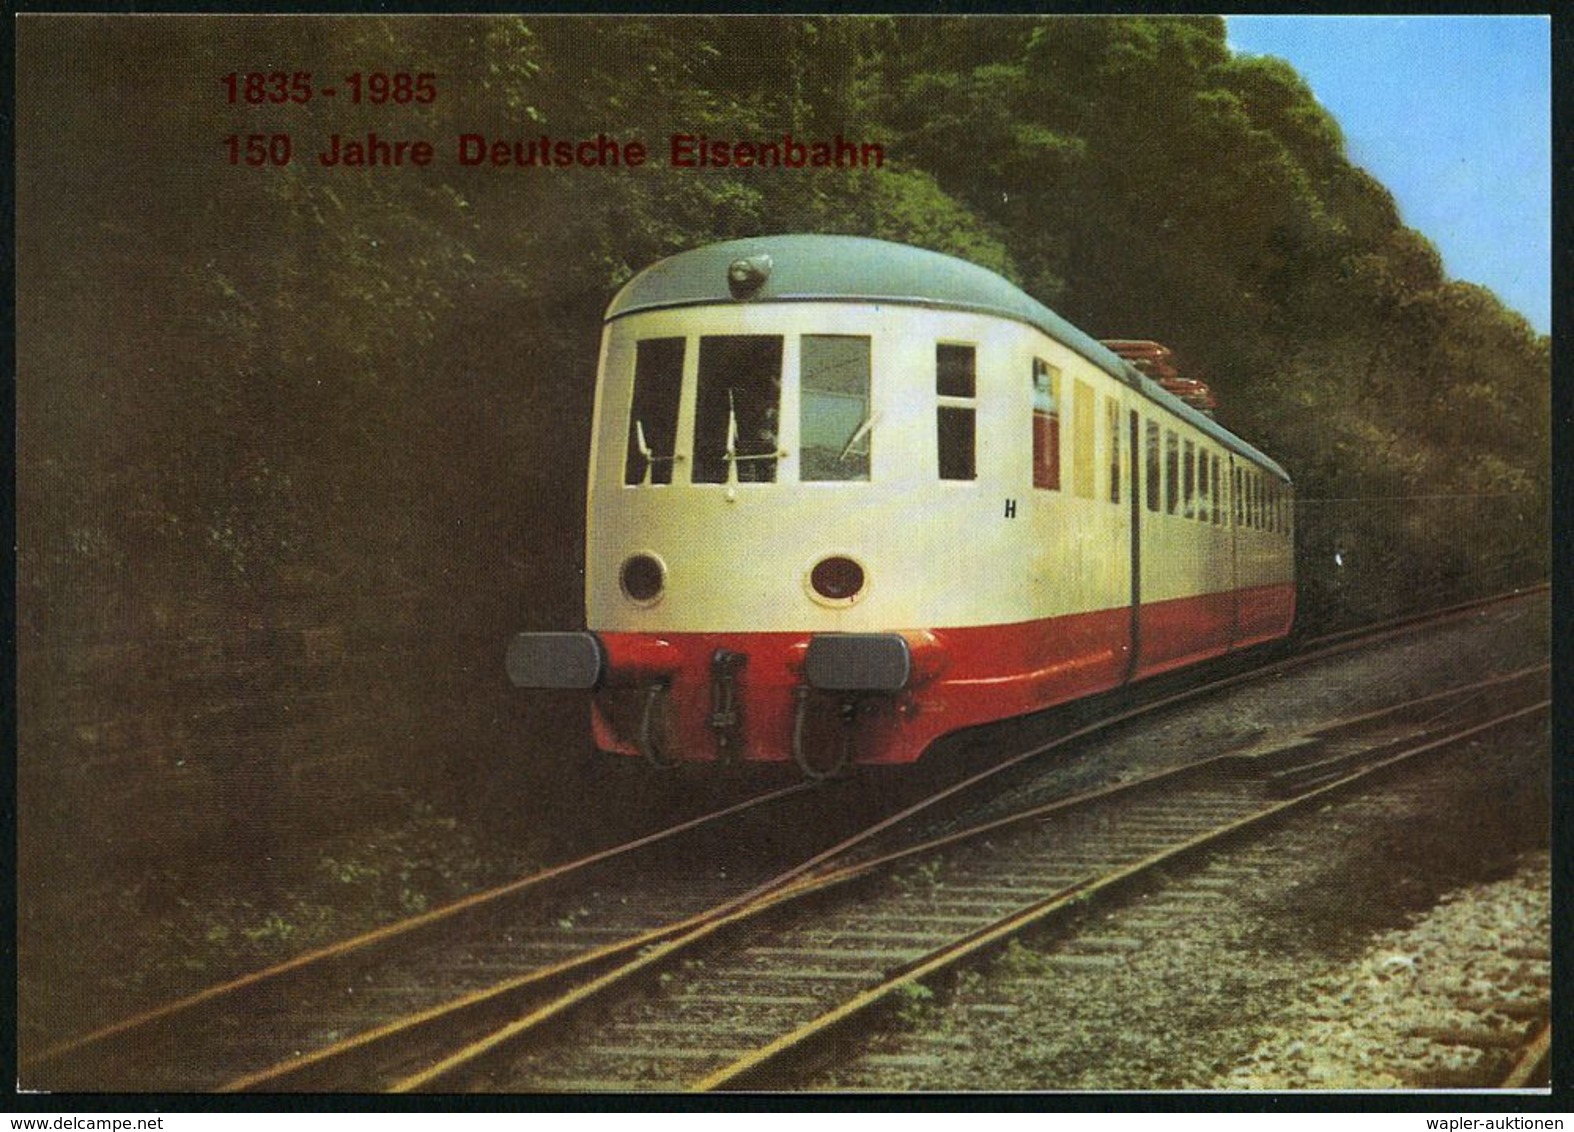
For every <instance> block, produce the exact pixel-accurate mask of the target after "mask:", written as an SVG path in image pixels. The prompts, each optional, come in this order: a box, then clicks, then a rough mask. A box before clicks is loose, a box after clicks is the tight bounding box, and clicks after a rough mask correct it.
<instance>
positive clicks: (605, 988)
mask: <svg viewBox="0 0 1574 1132" xmlns="http://www.w3.org/2000/svg"><path fill="white" fill-rule="evenodd" d="M1465 612H1468V610H1463V611H1455V612H1454V613H1453V615H1454V616H1461V615H1464V613H1465ZM1433 620H1436V619H1435V618H1434V619H1433ZM1415 624H1417V622H1415V621H1413V620H1412V621H1407V622H1406V623H1405V624H1404V625H1402V626H1390V627H1385V628H1384V629H1383V631H1382V635H1383V636H1391V635H1394V634H1396V633H1402V632H1405V631H1407V630H1408V629H1409V628H1410V627H1412V626H1414V625H1415ZM1372 639H1374V638H1373V637H1371V636H1368V637H1365V638H1360V639H1351V638H1345V639H1341V640H1340V641H1337V642H1332V643H1322V642H1311V643H1310V644H1309V645H1308V646H1307V647H1305V648H1303V650H1302V652H1301V653H1300V654H1299V655H1298V656H1296V657H1293V658H1291V659H1290V660H1287V661H1280V662H1278V663H1277V664H1276V665H1273V666H1270V668H1269V670H1268V671H1269V672H1270V673H1272V672H1282V671H1284V670H1286V669H1287V668H1289V667H1293V666H1295V665H1297V664H1300V663H1306V662H1308V661H1310V660H1314V659H1318V658H1320V657H1322V656H1326V655H1330V654H1332V653H1334V652H1340V651H1345V650H1347V649H1351V648H1355V647H1360V646H1361V645H1363V644H1366V643H1368V642H1369V641H1370V640H1372ZM1377 639H1381V637H1378V638H1377ZM1261 675H1262V673H1260V672H1259V673H1245V674H1240V675H1236V676H1232V677H1229V678H1227V679H1225V680H1222V681H1217V682H1215V683H1213V684H1210V685H1205V686H1203V687H1200V688H1196V689H1191V690H1188V691H1185V692H1182V693H1179V694H1176V695H1171V696H1166V697H1163V698H1161V699H1159V700H1157V701H1155V702H1151V703H1148V704H1145V705H1142V706H1141V707H1138V708H1136V709H1133V710H1131V711H1128V712H1123V713H1120V714H1118V715H1116V716H1114V717H1112V718H1109V719H1105V720H1101V721H1099V722H1097V723H1095V724H1093V725H1091V726H1089V727H1085V728H1081V729H1079V730H1077V731H1074V732H1072V733H1070V734H1068V735H1065V736H1061V737H1060V738H1058V739H1056V740H1053V741H1051V742H1050V743H1048V744H1045V745H1043V746H1041V747H1039V748H1037V749H1035V750H1033V751H1030V752H1026V753H1024V754H1022V755H1019V756H1017V757H1015V758H1011V759H1007V760H1004V761H1002V762H1000V763H997V764H996V765H994V766H992V767H990V768H989V769H987V770H985V771H983V772H981V773H979V774H976V775H973V776H971V777H969V778H967V779H964V780H963V781H961V782H958V783H955V784H953V785H951V786H949V787H946V788H945V789H942V790H940V791H938V792H936V793H935V794H933V795H931V796H930V797H928V798H925V799H923V800H921V801H920V802H918V803H917V804H916V805H914V806H911V807H908V808H906V809H903V810H901V811H899V812H898V813H895V814H892V815H890V816H888V817H886V818H884V819H883V820H881V821H879V822H876V823H875V824H874V825H872V826H870V827H868V828H866V829H864V830H862V831H860V832H859V833H858V834H856V835H855V836H853V837H850V838H847V839H845V840H843V841H841V842H839V843H837V844H835V845H830V846H827V847H826V848H824V849H823V850H822V851H820V852H818V853H815V854H813V855H812V856H810V857H808V858H807V859H804V860H801V861H797V862H795V863H791V864H787V865H785V866H783V867H780V868H777V867H765V866H764V865H763V864H762V865H761V866H760V867H758V868H755V869H754V870H752V871H751V870H750V869H747V868H742V869H737V868H735V869H733V870H731V875H730V876H727V875H723V871H722V870H718V871H717V872H716V873H714V874H706V875H695V874H693V872H692V870H689V872H686V873H682V874H681V875H682V880H683V883H682V884H680V885H674V884H673V883H672V878H673V876H674V875H676V874H674V873H673V871H672V870H671V868H670V865H671V862H672V861H674V860H683V859H692V853H693V851H694V844H695V842H694V839H695V838H708V839H710V840H709V842H708V844H710V845H711V846H717V845H724V844H725V843H726V829H727V827H728V826H727V823H729V822H731V821H734V820H738V819H739V818H740V817H741V816H742V815H744V814H747V813H749V812H751V811H755V812H757V811H759V810H760V809H761V808H764V807H770V806H773V805H786V804H789V803H790V800H791V799H793V798H794V797H801V796H802V794H803V791H804V789H805V788H804V787H790V788H787V789H785V790H778V791H772V792H770V793H768V794H764V795H761V796H759V797H757V798H753V799H750V800H748V801H746V802H743V803H740V804H739V805H737V806H733V807H729V808H727V809H725V810H721V811H718V812H717V813H714V814H709V815H705V816H703V817H701V818H698V819H695V820H693V821H691V822H686V823H684V824H683V825H681V826H677V827H674V828H673V829H669V830H664V831H661V832H659V833H657V834H654V835H652V836H651V837H648V838H642V839H640V840H638V841H635V842H630V843H629V844H627V845H623V846H618V847H615V848H614V849H610V850H606V851H603V852H601V853H597V854H595V855H593V856H591V857H588V858H585V859H582V860H580V861H575V862H570V863H568V864H565V865H562V866H558V867H556V868H553V869H550V870H547V871H545V872H543V873H540V874H537V875H536V876H533V877H528V878H524V879H523V880H521V881H517V882H515V883H513V884H510V885H506V886H502V887H501V888H498V889H494V890H491V891H490V892H487V893H481V894H477V895H476V896H473V897H470V898H467V899H466V900H462V901H459V902H456V903H455V904H453V905H450V906H448V907H446V908H443V909H438V910H436V911H435V912H432V913H428V914H426V915H424V916H420V917H415V918H413V919H411V920H408V921H403V922H401V923H399V924H395V925H391V926H390V927H389V928H386V929H383V930H381V931H378V932H373V933H368V934H367V935H365V936H361V937H357V938H356V939H354V940H349V941H346V942H345V943H343V944H340V945H336V946H335V947H331V948H325V949H322V950H321V951H318V952H314V953H311V954H309V955H306V956H302V957H300V958H299V959H297V960H294V961H292V962H290V963H286V964H282V965H280V966H278V967H275V968H270V969H268V970H266V971H261V972H257V973H255V974H253V975H248V976H246V977H244V978H241V979H237V980H233V981H231V982H229V983H226V984H222V985H220V986H217V987H213V988H209V989H208V990H206V991H203V992H201V993H199V994H197V995H193V996H190V997H188V998H186V999H182V1000H180V1001H178V1002H175V1003H171V1004H168V1005H166V1006H164V1007H160V1008H158V1009H156V1010H153V1011H148V1012H146V1013H144V1014H141V1015H138V1016H136V1017H135V1018H131V1019H127V1020H125V1021H124V1022H121V1023H118V1024H116V1025H114V1026H110V1027H105V1028H104V1029H102V1030H100V1031H96V1032H95V1033H93V1034H89V1035H86V1036H85V1037H83V1038H79V1039H77V1040H75V1041H72V1042H67V1043H62V1044H60V1045H58V1046H55V1047H53V1048H51V1049H49V1050H46V1051H44V1053H43V1054H41V1055H40V1056H39V1057H37V1058H35V1059H33V1060H32V1061H30V1062H27V1063H24V1065H23V1075H22V1076H23V1080H24V1082H25V1083H27V1084H28V1086H29V1087H47V1088H54V1089H70V1088H94V1089H104V1088H112V1089H114V1088H118V1089H129V1090H148V1089H216V1088H229V1089H306V1088H354V1089H369V1088H396V1089H411V1088H423V1087H430V1086H431V1085H433V1084H435V1083H436V1082H438V1081H440V1080H446V1079H449V1077H450V1074H452V1073H453V1072H454V1071H455V1070H456V1069H457V1068H458V1067H459V1066H468V1065H470V1064H471V1063H472V1062H475V1061H478V1060H484V1059H485V1058H487V1057H489V1056H490V1055H491V1054H492V1052H493V1051H494V1050H497V1049H501V1048H506V1047H508V1046H510V1045H511V1044H512V1042H513V1041H514V1040H515V1039H516V1036H517V1035H518V1034H521V1033H524V1032H526V1031H530V1030H534V1029H537V1028H540V1027H541V1023H542V1021H543V1020H545V1019H551V1018H557V1017H571V1016H574V1015H576V1014H577V1013H578V1011H579V1008H580V1006H581V1004H584V1003H589V1002H592V1001H600V1000H601V999H603V998H604V997H607V996H608V995H609V994H610V993H613V988H617V987H620V986H622V985H625V984H626V983H627V982H628V980H630V979H631V978H632V979H635V980H637V979H638V978H639V977H640V975H641V972H645V971H650V972H655V975H654V977H655V978H656V979H657V984H658V986H659V985H661V976H662V975H666V976H667V977H668V979H669V980H670V979H671V978H673V977H675V976H674V975H673V972H672V970H671V969H670V968H671V965H672V964H673V963H678V964H680V965H681V963H683V962H685V961H689V960H688V956H689V954H690V952H691V951H692V949H693V948H694V947H695V946H696V945H697V944H699V943H701V942H702V941H704V940H706V939H708V938H709V937H710V936H712V935H715V934H725V933H724V932H723V929H727V928H730V926H731V925H734V924H738V923H743V922H750V923H753V922H757V921H758V920H759V919H760V918H761V917H762V916H764V915H765V914H766V913H767V912H769V911H771V910H774V909H778V908H781V907H786V906H787V905H789V904H793V903H795V902H799V901H803V900H808V899H813V898H815V894H816V893H820V892H823V891H829V890H831V889H834V888H837V887H839V886H842V885H844V884H850V883H852V882H854V881H855V880H857V879H859V878H860V877H862V876H863V872H862V870H865V869H872V868H889V867H893V865H892V864H890V863H887V864H880V865H870V864H867V863H866V864H860V865H852V864H848V863H847V862H849V861H850V860H852V859H853V858H855V857H857V856H859V855H862V856H863V857H865V858H866V859H868V860H873V861H877V862H878V861H887V862H892V861H894V860H896V859H899V858H901V855H902V854H903V853H908V852H914V851H915V850H914V849H913V847H912V846H910V845H909V846H906V847H905V848H896V849H890V851H889V852H886V853H885V854H884V856H882V852H881V849H880V847H881V846H886V847H887V848H889V846H891V845H893V844H895V845H900V842H901V835H900V831H901V830H902V829H907V830H911V828H912V827H913V825H914V824H916V823H914V821H913V819H914V818H916V817H917V816H918V815H919V814H925V815H927V816H928V817H929V818H931V819H938V818H940V817H942V816H943V815H944V814H945V812H946V806H947V804H948V803H951V804H959V803H960V800H961V799H963V798H964V797H970V796H972V795H973V794H974V793H976V792H977V788H978V787H980V786H982V785H983V784H984V783H985V782H989V781H991V780H993V779H995V778H996V777H997V776H999V775H1001V774H1003V773H1006V772H1008V771H1010V770H1012V769H1013V768H1015V767H1017V766H1018V765H1021V764H1025V763H1026V762H1028V761H1029V760H1033V759H1036V758H1038V757H1040V756H1041V755H1043V754H1044V753H1046V752H1047V751H1049V750H1052V749H1055V748H1058V747H1061V746H1063V745H1065V744H1066V743H1069V742H1071V741H1072V740H1074V739H1077V738H1081V737H1083V736H1085V735H1088V734H1091V733H1094V732H1097V731H1101V730H1105V729H1108V728H1111V727H1114V726H1117V725H1119V724H1121V723H1123V722H1126V721H1128V720H1129V719H1132V718H1134V717H1137V716H1140V715H1144V714H1147V713H1150V712H1153V711H1156V710H1158V709H1160V708H1163V707H1167V706H1170V705H1172V704H1175V703H1178V702H1181V701H1184V700H1187V699H1191V698H1195V697H1197V696H1201V695H1203V694H1206V693H1208V692H1211V691H1214V690H1217V689H1218V688H1219V687H1223V686H1229V685H1232V684H1236V683H1240V682H1242V681H1244V680H1249V679H1253V678H1257V677H1260V676H1261ZM1231 757H1234V758H1237V759H1239V758H1242V757H1244V756H1242V755H1240V754H1239V753H1237V754H1236V755H1234V756H1231ZM1330 757H1332V756H1330ZM1325 769H1326V768H1325ZM1329 772H1330V773H1331V770H1330V771H1329ZM1172 773H1173V774H1196V773H1198V772H1197V771H1196V770H1194V769H1192V768H1182V769H1181V770H1180V771H1175V772H1165V774H1163V775H1160V776H1158V777H1157V779H1156V781H1166V782H1167V781H1169V780H1170V775H1171V774H1172ZM1287 773H1288V771H1287ZM1300 773H1305V772H1304V771H1302V772H1300ZM1056 805H1060V803H1057V804H1056ZM1021 820H1029V821H1031V820H1034V819H1022V818H1020V816H1019V817H1017V818H1013V819H1009V821H1021ZM1009 821H1008V824H1009ZM975 835H977V834H975ZM893 839H894V840H893ZM908 840H911V836H910V834H909V835H908ZM930 851H932V850H930ZM893 854H894V856H893ZM701 859H706V858H704V857H702V858H701ZM664 861H665V863H663V862H664ZM833 864H839V865H840V868H834V867H833ZM816 870H819V871H820V872H822V873H825V874H827V875H821V876H816V877H814V878H813V879H812V881H811V880H810V879H807V878H808V877H809V874H811V873H813V872H815V871H816ZM1090 875H1091V874H1090ZM1050 879H1051V880H1053V878H1050ZM1062 879H1064V878H1062ZM1082 881H1083V882H1087V881H1088V878H1087V877H1084V878H1082ZM1081 883H1082V882H1078V884H1081ZM1008 887H1009V886H1008ZM1071 887H1077V885H1076V884H1074V885H1072V886H1071ZM653 896H654V900H653V899H652V897H653ZM653 904H654V905H657V906H659V907H658V908H657V909H656V910H655V911H654V912H653V908H652V905H653ZM979 914H982V909H980V910H979V911H978V912H975V913H970V915H973V916H974V917H975V918H976V916H977V915H979ZM866 930H876V929H873V928H871V929H866ZM910 942H915V943H916V942H918V941H916V940H915V941H910ZM783 946H785V945H783ZM920 951H922V948H920ZM906 962H908V964H909V965H910V966H911V965H912V963H913V962H914V960H911V959H910V960H907V961H906ZM919 966H922V964H919ZM914 969H917V968H914ZM831 982H832V984H833V985H838V986H845V983H846V980H845V979H844V978H842V977H841V976H840V975H839V976H837V977H836V978H834V979H832V980H831ZM910 982H911V979H909V980H907V983H910ZM902 985H906V983H904V984H902ZM734 989H736V988H734ZM871 989H872V988H871ZM881 993H882V994H888V993H891V992H889V991H886V992H881ZM766 997H767V998H768V997H770V996H766ZM788 997H798V998H802V997H804V996H801V995H799V996H788ZM730 1001H732V1002H733V1003H734V1004H735V1006H736V1005H742V1006H745V1007H747V1006H749V1005H750V999H749V996H748V994H747V993H746V992H738V993H736V994H734V996H733V997H732V999H731V1000H730ZM817 1001H818V1000H817ZM796 1005H797V1006H800V1007H801V1006H803V1005H805V1004H804V1003H801V1002H800V1003H797V1004H796ZM859 1009H862V1008H861V1007H860V1008H859ZM467 1043H468V1044H467ZM456 1045H459V1046H463V1047H464V1049H465V1054H464V1056H458V1055H454V1054H453V1053H452V1052H451V1051H452V1050H453V1049H454V1047H455V1046H456ZM718 1048H728V1047H727V1046H721V1047H718ZM456 1056H457V1057H458V1060H455V1058H456ZM434 1066H443V1067H445V1068H443V1069H442V1071H441V1072H439V1073H436V1074H435V1075H434V1074H433V1068H434ZM691 1067H692V1066H691ZM757 1071H758V1070H756V1069H750V1070H749V1072H757ZM725 1083H727V1082H725V1081H719V1080H718V1081H717V1082H716V1084H725ZM620 1087H623V1086H620Z"/></svg>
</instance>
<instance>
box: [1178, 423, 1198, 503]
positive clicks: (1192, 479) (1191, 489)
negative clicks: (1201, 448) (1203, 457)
mask: <svg viewBox="0 0 1574 1132" xmlns="http://www.w3.org/2000/svg"><path fill="white" fill-rule="evenodd" d="M1181 494H1182V504H1183V506H1184V507H1185V515H1186V518H1188V519H1195V518H1196V517H1197V446H1196V445H1194V444H1193V443H1192V442H1191V441H1189V440H1187V441H1184V442H1183V447H1182V449H1181Z"/></svg>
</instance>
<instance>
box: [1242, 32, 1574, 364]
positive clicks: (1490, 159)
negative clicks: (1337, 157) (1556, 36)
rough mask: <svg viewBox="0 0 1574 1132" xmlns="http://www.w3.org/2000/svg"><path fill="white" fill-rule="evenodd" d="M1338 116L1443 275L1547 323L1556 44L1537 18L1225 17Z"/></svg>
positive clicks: (1251, 48) (1542, 325)
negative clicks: (1431, 249) (1432, 248)
mask: <svg viewBox="0 0 1574 1132" xmlns="http://www.w3.org/2000/svg"><path fill="white" fill-rule="evenodd" d="M1228 27H1229V42H1230V46H1231V47H1232V48H1233V49H1235V50H1236V51H1237V52H1242V53H1245V54H1251V55H1277V56H1278V57H1280V58H1281V59H1286V60H1288V61H1289V62H1290V64H1291V65H1292V66H1294V67H1295V69H1296V70H1297V71H1299V72H1300V73H1301V75H1302V76H1303V77H1304V78H1305V79H1306V81H1307V83H1308V84H1309V85H1310V86H1311V88H1312V91H1313V92H1314V93H1315V94H1316V95H1317V99H1318V101H1319V102H1321V103H1322V104H1323V105H1324V106H1325V107H1327V109H1328V110H1329V111H1330V112H1331V113H1332V114H1333V116H1334V117H1335V118H1336V119H1338V121H1339V125H1340V127H1341V128H1342V129H1343V130H1344V135H1345V142H1346V145H1347V146H1348V150H1349V154H1350V159H1351V160H1352V161H1353V162H1354V163H1355V164H1357V165H1360V166H1362V167H1363V168H1365V169H1367V170H1369V171H1370V172H1371V173H1372V174H1373V176H1375V177H1376V178H1377V179H1378V180H1379V181H1381V182H1382V183H1383V184H1384V185H1386V186H1387V187H1388V189H1389V191H1390V192H1392V193H1393V194H1394V198H1395V200H1397V201H1398V202H1399V209H1400V212H1401V214H1402V215H1403V216H1404V220H1405V223H1406V224H1408V225H1409V226H1410V227H1412V228H1414V229H1416V230H1417V231H1419V232H1421V233H1422V234H1423V235H1425V236H1426V237H1427V238H1428V239H1430V240H1431V241H1432V242H1433V243H1434V244H1435V245H1436V246H1437V249H1438V251H1439V252H1441V253H1442V256H1443V264H1444V268H1445V270H1447V272H1448V274H1449V275H1451V276H1453V277H1454V278H1456V279H1465V280H1469V281H1470V282H1472V283H1480V284H1482V285H1483V286H1486V287H1490V288H1491V289H1492V290H1493V291H1495V292H1496V293H1497V294H1498V296H1499V297H1500V298H1502V299H1503V301H1504V303H1506V304H1507V305H1508V306H1510V307H1512V308H1513V309H1515V310H1517V311H1519V312H1520V313H1521V314H1523V315H1524V316H1525V317H1526V318H1527V319H1529V320H1530V323H1531V325H1532V326H1534V327H1535V328H1536V329H1537V330H1539V331H1541V332H1543V333H1546V332H1547V331H1548V330H1549V328H1550V325H1551V321H1552V314H1551V310H1552V279H1551V273H1552V264H1551V260H1552V233H1551V227H1552V94H1551V91H1552V33H1551V21H1550V20H1548V19H1547V18H1545V17H1541V16H1230V17H1229V18H1228Z"/></svg>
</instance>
